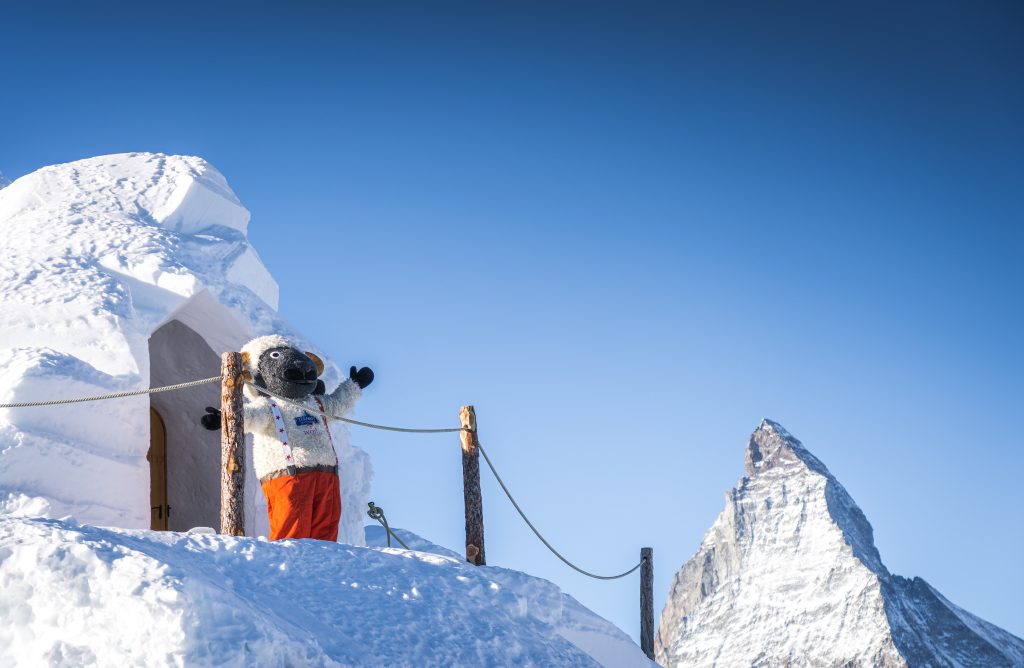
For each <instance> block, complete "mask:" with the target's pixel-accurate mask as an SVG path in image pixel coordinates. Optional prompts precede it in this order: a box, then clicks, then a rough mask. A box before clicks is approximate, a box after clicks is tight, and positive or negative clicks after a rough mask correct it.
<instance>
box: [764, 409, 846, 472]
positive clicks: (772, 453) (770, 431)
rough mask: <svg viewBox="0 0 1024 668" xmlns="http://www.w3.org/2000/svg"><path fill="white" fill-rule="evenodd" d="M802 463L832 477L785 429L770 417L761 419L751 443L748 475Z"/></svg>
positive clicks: (819, 461)
mask: <svg viewBox="0 0 1024 668" xmlns="http://www.w3.org/2000/svg"><path fill="white" fill-rule="evenodd" d="M800 463H802V464H803V465H804V466H806V467H807V468H809V469H811V470H812V471H814V472H816V473H820V474H821V475H823V476H825V477H827V478H830V477H832V474H831V473H829V472H828V469H827V468H825V465H824V464H822V463H821V460H819V459H818V458H817V457H815V456H814V455H812V454H811V453H810V451H808V450H807V448H805V447H804V445H803V443H801V442H800V441H799V440H798V439H797V438H796V437H795V436H793V435H792V434H790V433H789V432H788V431H786V428H785V427H783V426H782V425H781V424H779V423H778V422H775V421H774V420H769V419H768V418H764V419H763V420H761V424H759V425H758V426H757V429H755V430H754V433H753V434H751V435H750V439H749V440H748V441H747V455H746V470H747V476H748V477H750V478H753V477H754V476H756V475H758V474H759V473H761V472H763V471H767V470H768V469H771V468H774V467H776V466H786V465H793V464H800Z"/></svg>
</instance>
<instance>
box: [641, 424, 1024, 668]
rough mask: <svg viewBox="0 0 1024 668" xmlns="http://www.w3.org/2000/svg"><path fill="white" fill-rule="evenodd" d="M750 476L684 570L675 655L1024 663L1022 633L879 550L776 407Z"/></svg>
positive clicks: (678, 659) (673, 593)
mask: <svg viewBox="0 0 1024 668" xmlns="http://www.w3.org/2000/svg"><path fill="white" fill-rule="evenodd" d="M746 459H747V476H746V477H745V478H743V479H742V480H741V481H740V483H739V485H738V487H737V488H736V489H734V490H732V491H731V492H729V493H727V494H726V506H725V510H723V511H722V513H721V514H720V515H719V516H718V519H716V520H715V522H714V524H713V525H712V526H711V528H710V529H709V530H708V532H707V533H706V534H705V536H704V540H703V542H702V543H701V546H700V549H699V550H698V552H697V554H695V555H694V556H693V557H692V558H691V559H690V560H689V561H687V562H686V563H685V564H684V565H683V567H682V569H680V571H679V572H678V573H677V574H676V576H675V579H674V581H673V583H672V587H671V590H670V592H669V597H668V601H667V602H666V604H665V608H664V610H663V611H662V614H661V626H660V628H659V630H658V635H657V638H656V639H655V650H656V656H657V658H658V661H659V662H660V663H661V664H663V665H665V666H725V667H731V666H741V665H742V666H788V665H815V666H885V667H888V666H910V667H916V666H929V667H934V668H939V667H946V666H949V667H953V666H964V667H966V666H977V667H979V668H982V667H984V668H996V667H997V666H1005V667H1012V666H1016V667H1020V666H1024V640H1021V639H1020V638H1017V637H1015V636H1013V635H1012V634H1010V633H1007V632H1006V631H1003V630H1002V629H999V628H998V627H995V626H993V625H992V624H989V623H987V622H985V621H983V620H981V619H978V618H977V617H975V616H974V615H971V614H970V613H968V612H966V611H964V610H962V609H960V608H958V607H957V606H955V605H953V604H952V603H950V602H949V601H947V600H946V599H945V598H943V597H942V595H941V594H939V593H938V592H937V591H935V590H934V589H933V588H932V587H931V586H930V585H928V583H926V582H925V581H924V580H921V579H920V578H915V579H913V580H908V579H905V578H902V577H898V576H894V575H891V574H890V573H889V571H888V570H887V569H886V568H885V566H884V565H883V564H882V560H881V558H880V556H879V554H878V550H877V549H876V548H875V545H874V539H873V535H872V529H871V525H870V524H869V523H868V520H867V518H866V517H865V516H864V513H863V512H862V511H861V510H860V508H858V507H857V505H856V504H855V503H854V501H853V499H852V498H851V497H850V495H849V494H848V493H847V492H846V490H845V489H844V488H843V486H842V485H841V484H840V483H839V481H838V480H836V479H835V477H833V476H832V474H831V473H829V471H828V469H826V468H825V465H824V464H822V463H821V461H819V460H818V459H817V458H816V457H815V456H814V455H812V454H811V453H810V452H809V451H808V450H807V449H806V448H804V447H803V445H802V444H801V443H800V442H799V441H798V440H796V439H795V438H793V437H792V436H791V435H790V434H789V433H788V432H786V430H785V429H783V428H782V427H781V426H780V425H778V424H776V423H774V422H771V421H769V420H765V421H764V422H762V423H761V425H760V426H759V427H758V428H757V430H756V431H755V432H754V434H753V435H752V436H751V437H750V441H749V443H748V445H747V454H746Z"/></svg>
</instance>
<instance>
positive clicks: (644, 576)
mask: <svg viewBox="0 0 1024 668" xmlns="http://www.w3.org/2000/svg"><path fill="white" fill-rule="evenodd" d="M640 562H641V565H640V649H642V650H643V651H644V654H646V655H647V658H648V659H650V660H651V661H653V660H654V550H653V549H652V548H649V547H643V548H640Z"/></svg>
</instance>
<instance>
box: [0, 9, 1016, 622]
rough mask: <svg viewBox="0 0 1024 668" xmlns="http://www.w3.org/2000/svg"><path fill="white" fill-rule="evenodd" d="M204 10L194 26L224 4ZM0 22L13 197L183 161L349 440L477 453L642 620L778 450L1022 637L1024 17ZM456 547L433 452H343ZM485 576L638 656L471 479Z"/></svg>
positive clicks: (395, 510)
mask: <svg viewBox="0 0 1024 668" xmlns="http://www.w3.org/2000/svg"><path fill="white" fill-rule="evenodd" d="M210 5H213V3H210ZM210 5H207V4H189V3H187V2H186V3H175V4H174V5H173V6H168V7H167V8H165V9H157V8H152V7H150V8H143V7H140V6H138V5H128V4H124V5H120V4H117V3H103V4H102V5H91V4H87V3H54V2H39V3H18V4H13V3H7V4H5V6H4V8H3V20H2V21H0V63H2V66H0V72H2V74H0V76H2V82H3V86H2V90H3V97H2V98H0V170H3V172H4V173H5V174H7V176H8V177H11V178H16V177H18V176H21V175H23V174H25V173H28V172H30V171H32V170H34V169H37V168H39V167H41V166H43V165H47V164H52V163H58V162H66V161H69V160H74V159H78V158H83V157H89V156H93V155H100V154H105V153H116V152H124V151H162V152H166V153H179V154H195V155H200V156H202V157H204V158H206V159H207V160H209V161H210V162H212V163H213V164H214V165H216V166H217V167H218V168H219V169H220V170H221V171H222V172H223V173H224V174H225V175H226V177H227V178H228V180H229V182H230V184H231V185H232V187H233V188H234V189H235V191H236V193H237V194H238V196H239V198H240V199H241V200H242V202H243V203H244V204H245V205H246V207H247V208H249V209H250V210H251V211H252V214H253V219H252V223H251V226H250V238H251V240H252V242H253V243H254V245H255V246H256V247H257V249H258V250H259V252H260V253H261V255H262V257H263V259H264V261H265V263H266V264H267V266H268V268H269V269H270V270H271V272H272V273H273V274H274V276H275V277H276V278H277V280H278V281H279V282H280V284H281V296H282V299H281V312H282V314H283V315H284V316H285V317H286V318H287V319H288V320H289V321H291V322H292V323H294V324H295V326H297V327H298V328H299V329H300V330H302V331H303V332H305V333H306V334H307V335H308V336H309V337H310V338H311V339H313V340H315V341H317V342H318V343H319V344H320V345H321V346H322V347H323V348H324V349H325V350H327V351H329V352H330V353H331V354H332V355H333V356H334V357H335V358H336V360H337V361H338V362H340V363H341V364H343V365H347V364H349V363H356V364H367V365H370V366H372V367H373V368H374V370H375V371H376V372H377V382H376V383H375V384H374V385H373V386H372V387H371V388H370V390H368V392H367V395H366V396H365V398H364V400H363V402H362V404H361V406H360V409H359V415H360V416H361V417H363V418H364V419H369V420H379V421H384V422H389V423H397V424H408V425H427V426H434V425H448V424H450V423H453V422H454V421H455V420H456V419H457V412H458V407H459V405H461V404H464V403H473V404H475V405H476V406H477V409H478V413H479V416H480V432H481V439H482V440H483V442H484V445H485V447H487V448H488V451H489V452H490V453H491V455H492V457H493V459H494V460H495V461H496V463H497V464H498V466H499V467H500V469H501V471H502V473H503V475H504V477H505V479H506V481H507V482H508V484H509V485H510V486H511V487H512V489H513V491H515V492H518V495H519V496H520V497H521V498H520V501H521V503H522V505H523V506H524V507H525V509H526V510H527V511H528V512H530V513H531V514H532V515H534V516H535V518H536V520H537V522H538V524H540V526H541V527H542V529H544V530H545V531H546V533H548V534H549V537H550V538H551V539H552V541H553V542H555V544H556V545H557V546H558V547H560V549H562V550H563V551H564V552H565V553H566V554H567V555H568V556H569V557H570V558H573V559H574V560H576V561H578V562H579V563H580V564H581V565H582V566H583V567H584V568H587V569H590V570H594V571H603V572H617V571H619V570H623V569H624V568H625V567H626V566H629V565H631V564H632V563H633V562H635V560H636V558H637V557H638V554H639V549H640V548H641V547H642V546H645V545H651V546H653V547H654V548H655V563H656V583H655V590H656V591H655V595H656V605H657V610H656V613H657V612H660V607H661V605H662V603H663V601H664V597H665V594H666V592H667V589H668V586H669V583H670V581H671V577H672V575H673V574H674V572H675V571H676V570H677V569H678V567H679V566H680V565H681V564H682V563H683V562H684V561H685V560H686V559H687V558H688V557H689V556H690V555H691V554H692V553H693V552H694V551H695V550H696V548H697V546H698V544H699V541H700V538H701V536H702V534H703V532H704V530H705V529H706V528H707V527H708V526H709V525H710V524H711V522H712V521H713V519H714V517H715V516H716V515H717V513H718V512H719V511H720V510H721V508H722V503H723V502H722V493H723V492H724V491H725V490H727V489H728V488H729V487H731V486H732V485H734V484H735V483H736V481H737V479H738V478H739V477H740V476H741V475H742V471H743V469H742V466H743V448H744V445H745V439H746V437H747V436H748V435H749V433H750V432H751V431H752V430H753V429H754V428H755V427H756V426H757V424H758V422H759V420H760V419H761V418H762V417H770V418H773V419H775V420H778V421H780V422H781V423H782V424H783V425H785V426H786V427H787V428H788V429H789V430H790V431H791V432H793V433H794V434H795V435H796V436H797V437H798V438H801V439H802V440H803V441H804V443H805V444H806V445H807V446H808V447H809V448H810V449H811V450H812V451H813V452H814V453H815V454H817V455H818V456H819V457H820V458H821V459H822V460H823V461H824V462H825V463H826V465H828V466H829V467H830V469H831V470H832V472H833V473H834V474H836V475H837V477H839V479H840V480H841V481H842V482H843V483H844V485H845V486H846V487H847V489H848V490H849V491H850V493H851V494H852V496H853V497H854V499H855V500H856V501H857V502H858V503H859V504H860V505H861V507H862V508H863V509H864V511H865V513H866V514H867V516H868V518H869V520H870V521H871V522H872V524H873V525H874V527H875V536H876V542H877V544H878V547H879V549H880V551H881V554H882V558H883V560H884V561H885V563H886V565H887V566H888V567H889V568H890V570H892V571H893V572H895V573H898V574H901V575H907V576H913V575H919V576H922V577H924V578H925V579H927V580H928V581H929V582H930V583H931V584H932V585H934V586H935V587H936V588H938V589H939V590H940V591H941V592H943V593H944V594H945V595H946V596H947V597H949V598H950V599H951V600H952V601H954V602H955V603H957V604H959V605H961V606H963V607H965V608H967V609H968V610H971V611H972V612H974V613H976V614H978V615H980V616H982V617H984V618H986V619H988V620H989V621H992V622H994V623H996V624H999V625H1001V626H1003V627H1005V628H1006V629H1008V630H1010V631H1012V632H1014V633H1015V634H1017V635H1024V617H1022V615H1021V606H1020V600H1021V599H1022V597H1024V573H1022V571H1021V569H1020V568H1019V560H1020V553H1021V551H1022V548H1024V539H1022V537H1021V534H1022V532H1021V529H1022V521H1021V518H1020V515H1019V508H1020V500H1019V489H1020V483H1019V478H1020V471H1021V470H1024V447H1022V446H1024V443H1022V436H1021V433H1022V432H1021V430H1020V427H1019V423H1020V420H1021V417H1022V410H1021V406H1022V405H1024V381H1022V378H1024V353H1022V352H1021V347H1020V344H1019V342H1020V340H1021V329H1022V320H1024V315H1022V313H1024V309H1022V306H1024V304H1022V297H1021V293H1022V287H1024V268H1022V267H1024V263H1022V262H1021V259H1020V258H1021V256H1022V250H1024V232H1022V226H1021V222H1022V212H1024V202H1022V195H1021V193H1022V192H1024V189H1022V188H1021V184H1022V176H1024V167H1022V162H1021V158H1020V156H1021V155H1024V123H1022V121H1021V119H1022V118H1024V86H1022V85H1021V82H1022V73H1024V67H1022V65H1024V39H1022V37H1024V35H1022V31H1024V20H1022V19H1024V11H1022V9H1021V7H1020V6H1019V5H1016V4H1014V3H999V2H992V3H984V4H979V3H968V2H963V3H947V2H939V3H929V4H927V5H920V4H911V3H906V4H903V5H899V6H892V4H891V3H857V4H856V6H839V5H837V4H836V3H827V4H819V3H772V6H771V7H768V6H767V5H765V4H764V3H749V4H748V3H734V2H729V3H708V2H699V3H696V2H695V3H667V2H639V3H624V2H623V3H609V2H599V3H586V4H585V3H536V4H531V3H502V4H498V3H466V4H454V3H442V4H434V5H433V6H429V7H428V6H425V5H423V4H422V3H420V4H417V3H403V2H392V3H386V4H370V3H361V4H358V5H356V4H341V3H336V4H335V3H331V4H328V3H323V4H315V3H301V2H299V3H289V4H287V5H281V4H280V3H274V4H263V3H248V2H247V3H241V2H224V3H216V4H215V5H213V6H210ZM353 440H354V441H355V442H356V443H357V444H359V445H361V446H362V447H364V448H365V449H367V450H368V451H369V452H370V453H371V455H372V456H373V458H374V463H375V467H376V471H377V479H376V482H375V486H374V490H375V492H374V498H375V500H376V501H377V503H378V504H380V505H382V506H384V507H385V508H386V509H387V511H388V515H389V517H390V519H391V520H392V523H393V524H395V525H398V526H403V527H407V528H409V529H411V530H414V531H417V532H418V533H421V534H423V535H425V536H427V537H429V538H431V539H433V540H435V541H437V542H440V543H444V544H447V545H450V546H452V547H455V548H457V547H458V546H459V545H460V544H461V542H462V515H461V513H462V509H461V469H460V461H459V455H458V450H457V445H456V444H455V443H454V442H453V441H452V440H451V439H447V438H446V437H437V436H421V437H412V436H395V435H390V434H387V435H385V434H379V433H373V432H365V431H356V432H354V434H353ZM484 495H485V506H484V512H485V524H486V528H487V538H488V545H487V549H488V557H489V561H490V562H491V563H493V564H497V565H503V566H509V567H513V568H518V569H521V570H525V571H528V572H531V573H534V574H537V575H541V576H543V577H546V578H548V579H551V580H553V581H555V582H557V583H559V584H560V585H561V586H562V587H563V588H564V589H565V590H566V591H568V592H570V593H572V594H573V595H575V596H577V598H579V599H580V600H581V601H583V602H584V603H585V604H587V605H589V606H591V607H592V608H593V609H595V610H596V611H597V612H599V613H600V614H602V615H604V616H606V617H608V618H609V619H611V620H612V621H614V622H616V623H617V624H619V625H620V626H622V627H623V628H624V629H625V630H626V631H627V632H629V633H631V634H632V635H633V636H634V637H636V635H637V630H638V629H637V624H638V622H637V614H636V609H637V606H638V604H637V600H636V598H637V594H636V586H637V583H636V580H635V579H633V578H630V579H627V580H625V581H620V582H617V583H611V584H609V583H604V582H593V581H590V580H587V579H585V578H583V577H582V576H577V575H576V574H574V573H573V572H571V571H569V570H568V569H566V568H565V567H564V566H563V565H562V564H561V563H560V562H558V561H557V560H555V559H554V557H552V556H550V555H549V554H547V553H546V552H545V550H544V548H543V547H542V546H540V545H539V544H538V543H537V542H536V541H535V539H534V538H533V537H532V536H531V535H530V534H529V533H528V530H527V529H526V528H525V527H524V526H522V524H521V523H520V521H519V520H518V518H517V517H516V516H515V515H514V514H513V513H514V511H512V510H511V508H510V507H509V505H508V504H507V502H506V501H505V500H504V499H503V498H501V497H500V490H499V489H498V488H497V486H496V485H495V484H494V483H493V480H491V479H490V477H489V475H488V474H486V473H485V476H484Z"/></svg>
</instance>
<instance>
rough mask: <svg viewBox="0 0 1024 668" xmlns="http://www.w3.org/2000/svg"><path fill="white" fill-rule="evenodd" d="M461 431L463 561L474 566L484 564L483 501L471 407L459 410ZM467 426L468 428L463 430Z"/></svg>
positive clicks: (474, 417)
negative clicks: (464, 538)
mask: <svg viewBox="0 0 1024 668" xmlns="http://www.w3.org/2000/svg"><path fill="white" fill-rule="evenodd" d="M459 420H460V421H461V423H462V427H463V430H462V432H460V438H461V439H462V491H463V495H464V497H465V501H466V561H468V562H469V563H471V564H476V565H477V566H484V565H486V564H487V558H486V555H485V554H484V501H483V496H482V495H481V494H480V449H479V448H478V447H477V446H478V445H479V443H480V442H479V441H478V440H477V437H476V411H475V410H474V409H473V407H472V406H463V407H462V409H461V410H459ZM466 429H469V430H470V431H466Z"/></svg>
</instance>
